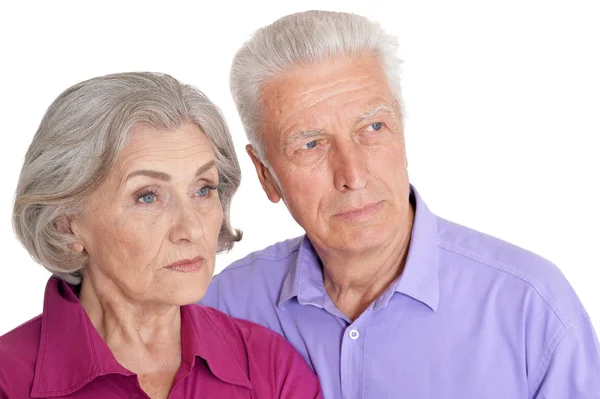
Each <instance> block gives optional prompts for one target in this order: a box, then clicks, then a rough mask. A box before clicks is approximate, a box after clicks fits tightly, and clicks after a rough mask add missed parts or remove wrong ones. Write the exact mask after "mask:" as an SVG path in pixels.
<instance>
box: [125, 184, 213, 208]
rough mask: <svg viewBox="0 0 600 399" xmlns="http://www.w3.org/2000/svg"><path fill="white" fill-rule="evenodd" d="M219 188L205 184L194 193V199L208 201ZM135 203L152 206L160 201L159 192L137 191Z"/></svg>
mask: <svg viewBox="0 0 600 399" xmlns="http://www.w3.org/2000/svg"><path fill="white" fill-rule="evenodd" d="M218 188H219V185H218V184H214V185H213V184H206V185H204V186H202V187H201V188H200V189H198V190H196V191H194V194H193V196H194V198H199V199H208V198H211V197H213V195H214V194H213V193H214V192H215V191H216V190H217V189H218ZM134 198H135V201H136V203H138V204H141V205H152V204H154V203H156V202H158V201H160V200H161V199H162V194H161V191H160V190H158V189H157V188H146V189H142V190H140V191H137V192H136V193H135V194H134Z"/></svg>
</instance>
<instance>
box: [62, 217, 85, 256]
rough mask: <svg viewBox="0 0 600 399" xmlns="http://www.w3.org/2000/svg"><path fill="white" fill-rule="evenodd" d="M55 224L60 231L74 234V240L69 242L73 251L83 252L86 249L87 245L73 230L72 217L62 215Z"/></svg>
mask: <svg viewBox="0 0 600 399" xmlns="http://www.w3.org/2000/svg"><path fill="white" fill-rule="evenodd" d="M55 224H56V228H57V229H58V231H60V232H61V233H63V234H70V235H72V236H73V238H74V240H73V242H72V243H70V244H69V248H71V251H73V252H75V253H77V254H80V253H83V251H84V250H85V246H84V245H83V242H82V241H81V239H80V238H79V237H78V236H77V234H76V233H75V232H74V231H73V223H72V221H71V219H70V218H68V217H67V216H61V217H59V218H58V219H57V220H56V222H55Z"/></svg>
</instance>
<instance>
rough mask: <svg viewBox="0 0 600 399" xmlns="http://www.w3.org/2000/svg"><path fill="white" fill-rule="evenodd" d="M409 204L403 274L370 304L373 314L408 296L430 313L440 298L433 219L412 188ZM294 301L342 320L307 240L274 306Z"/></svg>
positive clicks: (303, 240) (434, 223) (314, 253)
mask: <svg viewBox="0 0 600 399" xmlns="http://www.w3.org/2000/svg"><path fill="white" fill-rule="evenodd" d="M410 201H411V204H412V206H413V207H414V209H415V219H414V222H413V228H412V233H411V241H410V247H409V251H408V255H407V258H406V264H405V266H404V271H403V272H402V275H401V277H400V278H398V279H397V280H396V281H395V282H394V283H393V284H392V285H391V286H390V287H389V288H388V289H387V290H386V291H385V292H384V293H383V294H382V295H381V297H380V298H379V299H378V300H377V301H375V302H374V304H373V306H374V309H373V310H377V309H380V308H384V307H385V306H387V304H388V302H389V300H390V298H391V297H392V295H393V294H394V293H400V294H404V295H408V296H410V297H412V298H414V299H416V300H418V301H419V302H421V303H423V304H424V305H427V306H428V307H429V308H430V309H431V310H432V311H434V312H435V311H436V310H437V307H438V302H439V295H440V288H439V273H438V272H439V264H438V262H439V261H438V248H437V236H438V234H437V233H438V226H437V218H436V216H435V215H434V214H433V213H431V211H430V210H429V209H428V208H427V205H425V203H424V202H423V200H422V199H421V197H420V196H419V193H418V192H417V190H415V188H414V187H413V186H411V198H410ZM294 297H296V298H297V300H298V302H299V303H300V304H302V305H313V306H317V307H320V308H323V309H326V310H327V311H328V312H330V313H332V314H336V315H338V316H340V317H343V318H346V316H344V315H343V314H341V313H340V311H339V310H337V308H336V307H335V305H334V304H333V303H332V302H331V299H330V298H329V295H328V294H327V291H325V286H324V284H323V270H322V265H321V261H320V259H319V256H318V255H317V253H316V251H315V249H314V248H313V246H312V244H311V242H310V240H309V239H308V237H307V236H304V237H303V238H302V243H301V244H300V248H299V250H298V258H297V261H296V263H295V264H294V265H293V266H292V267H291V268H290V270H289V272H288V273H287V275H286V277H285V279H284V282H283V286H282V288H281V292H280V295H279V300H278V302H277V304H278V306H279V307H281V306H284V304H285V302H287V301H288V300H290V299H292V298H294Z"/></svg>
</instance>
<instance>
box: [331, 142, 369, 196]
mask: <svg viewBox="0 0 600 399" xmlns="http://www.w3.org/2000/svg"><path fill="white" fill-rule="evenodd" d="M332 167H333V172H334V185H335V188H336V189H337V190H339V191H348V190H360V189H362V188H364V187H365V186H366V185H367V180H368V175H369V172H368V167H367V154H366V153H365V151H364V150H363V149H362V148H360V145H359V144H357V143H349V144H346V145H341V146H338V147H337V148H336V151H335V153H334V155H333V159H332Z"/></svg>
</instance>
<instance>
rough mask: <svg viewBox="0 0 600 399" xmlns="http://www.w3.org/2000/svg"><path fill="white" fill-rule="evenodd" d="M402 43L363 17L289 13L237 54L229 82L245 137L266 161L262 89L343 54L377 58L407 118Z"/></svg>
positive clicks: (261, 31) (400, 108) (267, 27)
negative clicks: (399, 52) (301, 68)
mask: <svg viewBox="0 0 600 399" xmlns="http://www.w3.org/2000/svg"><path fill="white" fill-rule="evenodd" d="M397 48H398V44H397V40H396V38H395V37H393V36H391V35H388V34H387V33H385V32H384V31H383V29H382V28H381V26H380V25H379V24H378V23H376V22H373V21H370V20H369V19H367V18H365V17H362V16H360V15H355V14H348V13H341V12H329V11H305V12H301V13H296V14H291V15H287V16H285V17H282V18H280V19H278V20H277V21H275V22H273V23H272V24H271V25H268V26H266V27H264V28H261V29H259V30H258V31H256V32H255V33H254V35H253V36H252V38H251V39H250V40H249V41H247V42H246V43H245V44H244V45H243V46H242V48H241V49H240V50H239V51H238V52H237V54H236V55H235V57H234V59H233V65H232V67H231V75H230V84H231V92H232V95H233V99H234V101H235V103H236V106H237V109H238V112H239V114H240V118H241V120H242V124H243V125H244V130H245V131H246V136H247V137H248V140H249V141H250V144H252V146H253V147H254V148H255V149H256V151H257V152H258V154H257V155H258V156H259V157H260V158H261V160H263V161H267V160H266V159H265V153H264V143H262V140H261V136H262V126H261V123H260V121H261V120H262V118H263V115H262V114H261V113H262V103H261V98H260V94H261V86H262V84H263V83H264V82H266V81H268V80H269V79H272V78H273V77H275V76H276V75H277V74H280V73H282V72H285V71H287V70H290V69H292V68H293V67H297V66H300V65H306V64H311V63H315V62H324V61H326V60H328V59H332V58H335V57H338V56H360V55H373V56H376V57H377V58H378V59H379V61H380V63H381V65H382V67H383V69H384V71H385V74H386V76H387V80H388V84H389V85H390V88H391V90H392V92H393V94H394V96H395V98H396V100H397V102H398V107H399V109H398V111H399V112H400V116H401V117H402V116H403V101H402V93H401V89H400V76H399V66H400V60H399V59H398V58H397V57H396V52H397Z"/></svg>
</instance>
